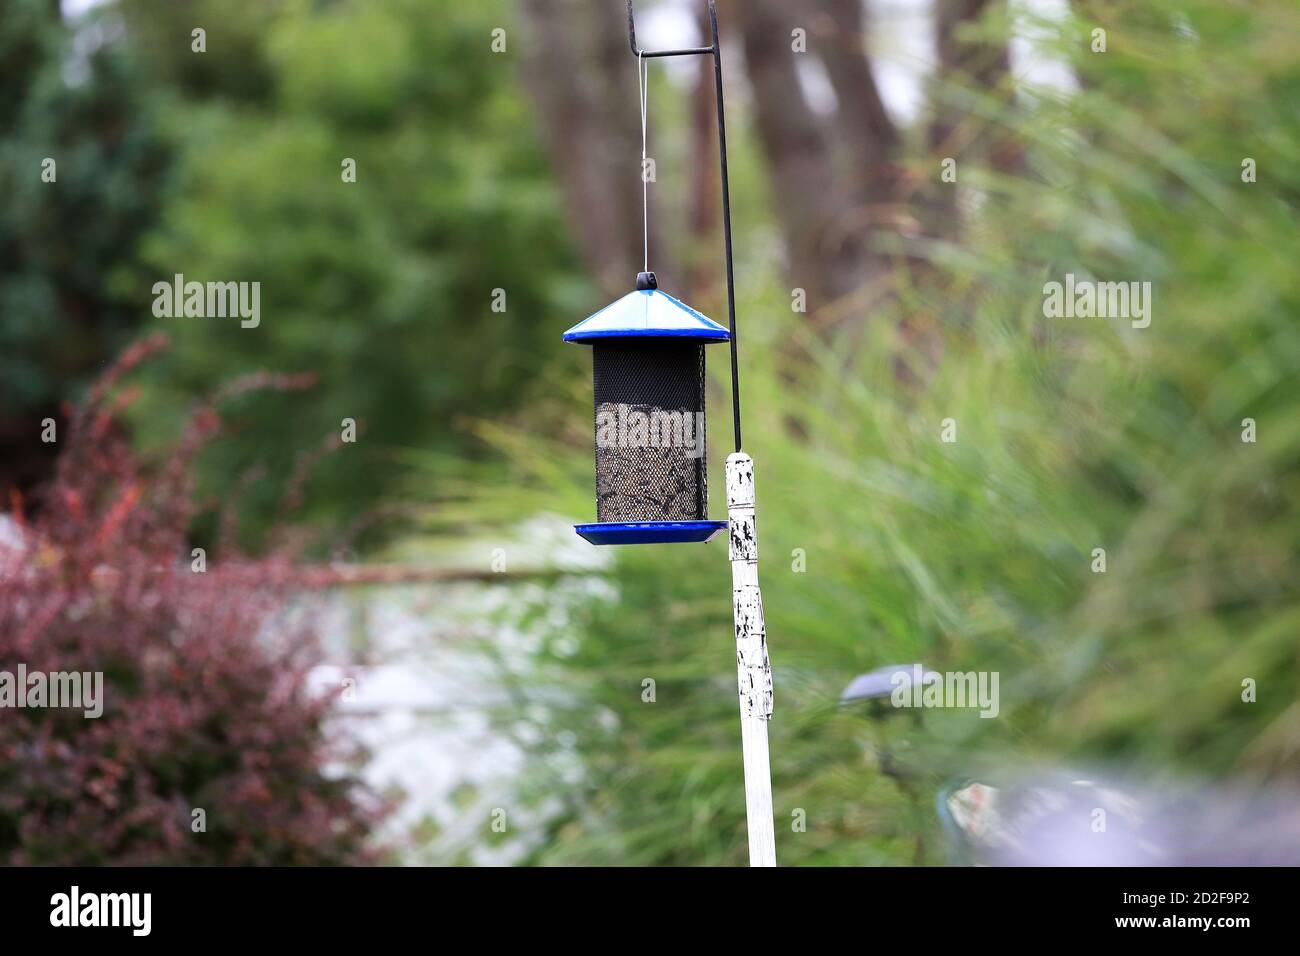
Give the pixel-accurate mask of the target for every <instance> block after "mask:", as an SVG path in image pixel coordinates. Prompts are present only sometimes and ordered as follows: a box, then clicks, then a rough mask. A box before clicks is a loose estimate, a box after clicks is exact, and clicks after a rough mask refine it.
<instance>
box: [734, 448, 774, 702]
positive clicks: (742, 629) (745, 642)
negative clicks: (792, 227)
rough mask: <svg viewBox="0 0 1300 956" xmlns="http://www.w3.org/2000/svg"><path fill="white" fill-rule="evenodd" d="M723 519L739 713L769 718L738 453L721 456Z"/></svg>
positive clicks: (747, 476)
mask: <svg viewBox="0 0 1300 956" xmlns="http://www.w3.org/2000/svg"><path fill="white" fill-rule="evenodd" d="M727 523H728V540H729V543H728V554H729V557H730V558H731V590H732V606H733V610H734V619H735V625H736V679H737V684H738V688H739V691H740V713H741V716H743V717H762V718H768V717H771V716H772V667H771V664H770V663H769V661H768V657H767V628H766V626H765V624H764V621H763V596H762V594H761V593H760V591H759V588H758V530H757V527H756V525H755V522H754V462H753V460H752V459H751V458H750V457H749V456H748V455H746V454H744V453H743V452H737V453H735V454H734V455H730V456H728V458H727Z"/></svg>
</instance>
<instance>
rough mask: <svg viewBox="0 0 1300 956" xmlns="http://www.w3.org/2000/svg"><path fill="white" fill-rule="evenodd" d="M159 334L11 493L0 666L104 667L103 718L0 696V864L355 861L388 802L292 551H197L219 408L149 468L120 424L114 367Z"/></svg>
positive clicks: (2, 558) (0, 570)
mask: <svg viewBox="0 0 1300 956" xmlns="http://www.w3.org/2000/svg"><path fill="white" fill-rule="evenodd" d="M162 344H163V343H162V342H161V341H160V340H157V339H152V340H147V341H146V342H143V343H141V344H139V345H137V346H135V347H134V348H133V349H131V350H130V351H129V352H128V353H127V354H126V355H124V356H123V358H122V359H121V360H120V361H119V362H118V363H116V365H115V366H114V367H113V368H112V369H110V371H109V372H108V373H107V374H106V376H105V377H104V378H103V379H102V380H101V381H100V383H99V384H98V386H97V387H96V388H95V389H94V391H93V392H92V393H91V395H90V396H89V398H88V399H87V401H86V402H85V403H84V404H83V405H82V406H81V407H80V408H78V409H77V410H76V411H75V412H74V413H73V414H72V416H71V418H70V421H69V422H68V425H67V427H66V434H61V435H60V436H59V446H60V448H61V453H60V457H59V462H58V471H57V474H56V476H55V478H54V479H53V480H52V482H51V484H50V486H49V487H48V488H46V489H45V490H44V492H43V494H42V495H41V499H40V501H39V502H38V503H37V507H35V508H34V509H30V513H29V514H25V513H24V509H23V508H22V507H21V503H20V502H18V501H16V500H15V502H14V505H13V515H12V517H11V521H13V522H17V527H18V529H19V531H18V533H17V534H16V535H14V534H12V533H11V534H9V535H8V541H7V543H6V541H5V540H0V671H8V672H9V673H10V674H16V673H17V669H18V665H20V664H22V665H25V667H26V670H27V672H28V673H29V674H30V673H33V672H43V673H46V674H49V673H53V672H61V671H62V672H70V671H77V672H96V671H99V672H102V673H103V701H102V705H103V713H102V716H100V717H99V718H98V719H87V718H86V717H85V716H84V715H83V713H82V711H81V710H72V709H55V708H48V707H47V708H43V709H33V708H26V709H18V708H16V707H13V706H9V707H4V708H0V861H3V862H7V863H10V864H106V863H113V864H338V863H354V862H362V861H365V860H367V859H370V855H369V852H368V850H367V835H368V833H369V831H370V829H371V827H372V825H373V824H374V823H375V822H376V820H377V818H378V816H379V812H380V810H379V806H378V803H377V801H375V800H374V799H373V796H372V795H371V794H369V793H368V792H367V791H365V790H364V789H363V788H362V787H361V786H360V785H359V784H358V782H357V780H356V779H355V777H354V776H352V775H351V774H350V773H348V772H346V771H345V769H344V768H346V767H348V766H351V765H352V764H351V763H350V760H351V759H352V758H353V757H355V755H354V754H349V753H344V752H343V751H342V750H341V749H340V745H338V744H336V743H335V742H332V741H331V740H330V739H329V736H328V734H327V731H326V717H327V712H328V709H329V702H328V701H327V700H323V699H320V698H319V697H318V696H314V695H313V694H311V693H310V692H309V691H308V688H307V685H306V675H307V672H308V669H309V668H310V666H311V665H312V664H313V663H315V661H316V657H315V654H316V641H315V639H314V638H315V635H314V634H313V632H312V627H311V623H310V619H309V617H308V616H304V615H294V614H291V613H287V605H288V604H290V603H291V602H292V600H293V597H294V594H295V592H296V587H295V583H294V582H295V573H294V572H295V563H294V561H293V560H292V559H291V557H290V556H289V555H287V554H285V553H272V554H270V555H268V556H265V557H261V558H258V559H252V558H247V557H237V556H235V555H233V554H228V553H225V552H224V551H223V553H221V554H219V555H214V556H213V557H212V558H210V559H209V560H208V561H207V567H206V570H205V571H202V572H199V571H196V570H194V567H193V562H192V559H191V551H190V546H189V544H188V542H187V539H186V533H187V529H188V527H189V525H190V521H191V518H192V516H193V504H192V489H191V487H190V478H189V475H190V470H191V465H192V462H193V459H194V456H195V455H196V453H197V452H198V450H199V449H200V447H201V446H202V445H203V443H204V442H205V441H206V440H207V439H208V438H209V437H211V435H212V434H213V433H214V431H215V430H216V428H217V426H218V422H219V419H218V415H217V411H216V407H215V405H212V404H209V405H206V406H203V407H201V408H200V409H199V411H198V412H197V413H196V414H195V415H194V417H193V418H192V420H191V423H190V425H189V427H188V429H187V430H186V432H185V434H184V435H183V436H182V437H181V439H180V441H179V442H178V445H177V447H176V449H175V450H174V452H173V453H172V454H171V456H170V458H169V460H168V461H166V462H165V464H163V465H162V466H161V467H159V468H157V469H156V470H154V472H153V473H151V474H146V473H145V471H144V470H143V468H142V466H141V464H140V463H139V462H138V461H137V459H136V457H135V456H134V455H133V453H132V451H131V449H130V447H129V444H128V443H127V441H126V440H125V439H124V437H123V436H122V432H121V429H120V427H119V426H118V424H117V422H116V412H117V411H118V410H119V407H120V405H121V404H122V403H123V402H125V401H128V400H129V392H127V391H124V390H122V389H120V388H118V385H119V382H120V379H121V377H122V375H123V374H124V373H125V372H126V371H127V370H129V369H130V368H131V367H132V366H133V365H135V364H137V363H138V362H140V361H141V360H142V359H144V358H145V357H146V356H147V355H148V354H150V353H151V352H153V351H155V350H156V349H158V348H160V347H161V346H162ZM245 384H249V383H245ZM251 384H252V385H254V386H264V385H269V386H271V387H275V386H276V385H277V384H284V383H277V382H276V381H275V380H274V379H273V378H271V377H266V376H264V377H263V378H262V379H260V380H259V379H256V378H254V380H253V381H252V382H251ZM11 530H12V528H11ZM200 810H201V811H202V813H201V814H199V813H196V812H195V811H200ZM200 823H202V826H200V825H199V824H200Z"/></svg>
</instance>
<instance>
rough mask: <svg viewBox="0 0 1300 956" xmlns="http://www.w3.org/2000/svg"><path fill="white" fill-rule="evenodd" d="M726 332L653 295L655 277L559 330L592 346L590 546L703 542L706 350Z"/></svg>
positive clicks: (713, 528) (708, 529) (643, 278)
mask: <svg viewBox="0 0 1300 956" xmlns="http://www.w3.org/2000/svg"><path fill="white" fill-rule="evenodd" d="M730 338H731V335H730V333H729V332H728V331H727V329H726V327H724V326H722V325H719V324H718V323H717V322H714V321H713V320H712V319H709V318H707V317H706V316H704V315H702V314H700V313H699V312H696V311H695V310H694V309H692V308H691V307H690V306H688V305H686V304H685V303H682V302H679V301H678V300H677V299H674V298H673V297H672V296H670V295H668V294H667V293H666V292H662V291H660V289H659V287H658V283H657V281H656V280H655V275H654V273H653V272H642V273H640V274H639V275H638V276H637V282H636V291H635V292H630V293H628V294H627V295H625V296H624V297H623V298H621V299H619V300H618V301H616V302H614V303H612V304H610V305H608V306H606V307H605V308H603V309H601V310H600V311H599V312H597V313H596V314H595V315H593V316H591V317H590V318H588V319H585V320H584V321H582V322H579V323H578V324H577V325H575V326H574V327H573V328H571V329H569V330H568V331H567V332H565V333H564V340H565V341H566V342H577V343H579V344H582V345H590V346H591V356H592V381H593V392H594V396H595V430H596V523H594V524H581V525H577V526H576V527H575V530H576V531H577V532H578V534H580V535H581V536H582V537H584V538H586V539H587V540H588V541H590V542H591V543H592V544H652V543H668V542H678V541H707V540H709V539H710V538H712V537H713V536H714V535H715V534H717V533H718V532H719V531H721V530H722V529H723V528H725V527H726V526H727V522H725V521H710V520H709V500H708V475H707V469H708V464H707V456H706V454H705V427H704V347H705V346H706V345H711V344H713V343H715V342H726V341H728V340H729V339H730Z"/></svg>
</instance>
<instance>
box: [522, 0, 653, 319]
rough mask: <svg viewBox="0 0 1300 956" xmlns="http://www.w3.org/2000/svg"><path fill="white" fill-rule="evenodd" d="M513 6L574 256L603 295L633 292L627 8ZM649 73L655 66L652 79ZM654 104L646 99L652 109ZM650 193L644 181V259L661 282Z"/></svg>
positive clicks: (635, 144) (637, 249) (568, 2)
mask: <svg viewBox="0 0 1300 956" xmlns="http://www.w3.org/2000/svg"><path fill="white" fill-rule="evenodd" d="M520 8H521V10H522V12H523V19H524V22H525V24H526V25H527V28H528V34H529V35H528V37H527V38H526V40H525V42H524V43H523V44H522V48H523V51H524V52H523V75H524V81H525V86H526V87H527V89H528V92H529V94H530V95H531V96H532V98H533V101H534V103H535V104H536V107H537V112H538V122H539V125H540V127H541V133H542V136H543V139H544V141H545V143H546V146H547V149H548V151H549V152H550V155H551V158H552V162H553V163H554V166H555V171H556V175H557V177H558V179H559V181H560V183H561V185H562V187H563V189H564V192H565V196H566V198H567V201H568V207H569V209H570V211H571V213H572V216H573V221H574V229H575V232H576V236H575V238H576V241H577V245H578V249H579V251H580V252H581V254H582V256H583V258H584V260H585V261H586V263H587V266H588V269H589V271H590V272H591V274H592V275H593V277H595V279H596V280H597V281H598V282H599V283H600V284H601V286H602V287H603V288H604V290H605V292H606V293H607V294H610V295H614V294H617V293H619V292H626V291H630V290H631V288H632V283H633V281H634V280H635V278H636V274H637V273H638V272H639V271H641V265H642V233H641V180H640V164H641V115H640V105H639V103H638V101H637V79H636V69H637V62H636V59H635V58H634V57H633V56H632V53H631V50H630V48H629V47H628V42H627V18H626V15H625V10H624V6H623V4H621V3H618V2H595V3H593V2H591V0H521V3H520ZM654 72H655V71H654V67H653V64H652V65H651V69H650V74H651V78H652V80H653V77H654ZM653 101H654V97H653V95H652V96H651V104H652V109H653ZM650 155H651V156H653V155H654V153H653V149H652V150H651V152H650ZM654 191H655V184H654V183H651V184H650V198H651V214H650V262H651V268H653V269H655V270H656V271H657V272H659V273H660V274H661V278H662V276H663V274H664V273H668V274H670V275H671V273H672V272H673V269H672V264H671V263H670V262H669V261H668V259H667V257H666V252H667V250H665V249H663V248H661V246H660V243H659V242H658V241H657V239H656V229H655V216H654V209H653V200H654ZM670 283H671V279H670V280H669V282H666V283H665V284H666V285H668V284H670Z"/></svg>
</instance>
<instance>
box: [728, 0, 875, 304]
mask: <svg viewBox="0 0 1300 956" xmlns="http://www.w3.org/2000/svg"><path fill="white" fill-rule="evenodd" d="M731 15H732V17H734V22H735V23H736V26H737V27H739V29H740V30H741V33H742V37H743V41H744V49H745V68H746V72H747V73H748V76H749V82H750V86H751V87H752V89H753V95H754V120H755V124H756V126H757V130H758V139H759V143H760V145H761V147H762V150H763V156H764V158H765V160H766V164H767V168H768V175H769V178H770V180H771V182H772V200H773V203H774V205H775V208H776V214H777V218H778V221H779V222H780V224H781V230H782V233H783V235H784V239H785V249H786V258H787V261H786V268H787V275H788V278H789V280H790V282H791V284H792V285H793V286H794V287H796V288H801V289H804V290H805V291H806V292H807V305H808V309H809V311H810V312H816V310H818V309H822V308H824V307H825V306H827V305H828V304H830V303H831V302H833V301H835V300H837V299H839V298H841V297H843V296H845V295H847V294H849V293H850V292H852V291H853V290H854V289H856V288H857V287H858V285H860V284H861V282H862V280H863V249H862V244H861V239H862V236H861V231H860V230H859V229H857V228H853V225H854V220H855V219H856V218H857V215H858V213H859V212H860V211H859V210H856V209H855V208H854V206H855V205H856V204H855V203H854V202H853V201H852V197H851V191H850V190H848V189H847V188H846V184H845V183H844V182H843V180H842V179H841V177H839V176H838V175H837V170H836V164H835V161H834V155H833V152H832V144H831V140H830V137H829V136H828V134H827V131H826V129H825V128H824V125H823V123H822V120H821V118H820V117H819V116H818V115H817V114H816V113H815V112H814V111H813V108H812V106H811V105H810V104H809V102H808V100H807V98H806V97H805V96H804V92H803V87H802V85H801V83H800V80H799V74H798V68H797V63H796V58H797V57H799V56H806V55H807V54H805V53H796V52H794V50H793V49H792V46H791V31H792V30H793V29H795V28H796V27H802V28H804V29H807V28H808V27H809V25H810V23H811V21H812V19H813V17H814V14H813V13H812V11H811V8H810V4H809V2H808V0H794V2H780V0H747V2H746V3H744V4H743V5H739V4H733V5H732V8H731Z"/></svg>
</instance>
